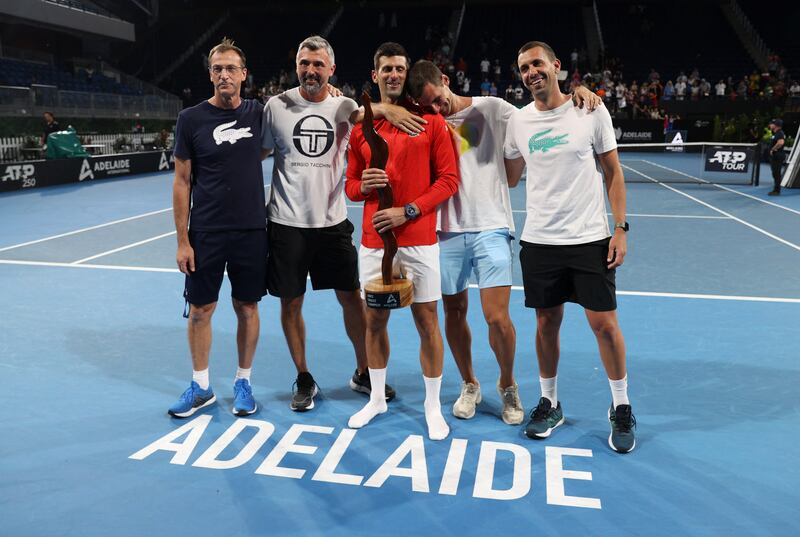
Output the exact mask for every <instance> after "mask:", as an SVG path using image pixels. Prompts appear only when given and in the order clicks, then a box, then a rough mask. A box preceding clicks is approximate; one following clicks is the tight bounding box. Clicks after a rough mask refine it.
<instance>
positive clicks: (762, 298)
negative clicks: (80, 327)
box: [0, 259, 800, 304]
mask: <svg viewBox="0 0 800 537" xmlns="http://www.w3.org/2000/svg"><path fill="white" fill-rule="evenodd" d="M0 265H18V266H20V265H21V266H34V267H59V268H80V269H100V270H128V271H134V272H168V273H175V274H180V271H179V270H178V269H177V268H160V267H129V266H124V265H75V264H72V263H56V262H53V261H19V260H14V259H0ZM470 287H472V288H475V289H477V288H478V286H477V285H476V284H470ZM511 289H512V290H513V291H523V290H524V288H523V287H522V286H521V285H513V286H511ZM617 294H618V295H624V296H647V297H656V298H689V299H701V300H732V301H742V302H781V303H788V304H800V298H780V297H769V296H738V295H704V294H691V293H659V292H655V291H652V292H651V291H617Z"/></svg>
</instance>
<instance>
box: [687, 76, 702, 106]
mask: <svg viewBox="0 0 800 537" xmlns="http://www.w3.org/2000/svg"><path fill="white" fill-rule="evenodd" d="M689 92H690V94H691V98H692V100H693V101H697V100H699V99H700V83H699V82H698V81H697V80H694V81H693V82H692V85H691V86H690V87H689Z"/></svg>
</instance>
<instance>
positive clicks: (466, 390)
mask: <svg viewBox="0 0 800 537" xmlns="http://www.w3.org/2000/svg"><path fill="white" fill-rule="evenodd" d="M480 402H481V387H480V385H478V384H473V383H472V382H462V383H461V395H460V396H459V398H458V399H456V402H455V404H454V405H453V416H455V417H457V418H461V419H462V420H468V419H470V418H471V417H473V416H474V415H475V407H476V406H477V405H478V403H480Z"/></svg>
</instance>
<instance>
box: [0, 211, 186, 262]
mask: <svg viewBox="0 0 800 537" xmlns="http://www.w3.org/2000/svg"><path fill="white" fill-rule="evenodd" d="M171 210H172V207H169V208H167V209H159V210H158V211H151V212H149V213H144V214H137V215H136V216H129V217H128V218H121V219H120V220H114V221H113V222H106V223H105V224H98V225H96V226H90V227H84V228H81V229H76V230H74V231H67V232H66V233H60V234H58V235H51V236H50V237H45V238H43V239H36V240H35V241H28V242H21V243H19V244H14V245H12V246H6V247H4V248H0V252H5V251H6V250H13V249H14V248H21V247H22V246H28V245H31V244H37V243H39V242H45V241H49V240H53V239H60V238H61V237H67V236H69V235H76V234H78V233H83V232H85V231H91V230H93V229H99V228H101V227H107V226H113V225H114V224H121V223H122V222H128V221H130V220H136V219H137V218H144V217H146V216H153V215H154V214H160V213H165V212H167V211H171Z"/></svg>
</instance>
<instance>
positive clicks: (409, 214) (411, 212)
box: [404, 203, 419, 220]
mask: <svg viewBox="0 0 800 537" xmlns="http://www.w3.org/2000/svg"><path fill="white" fill-rule="evenodd" d="M404 210H405V212H406V218H408V219H409V220H414V219H415V218H416V217H418V216H419V211H418V210H417V209H415V208H414V205H412V204H411V203H406V206H405V208H404Z"/></svg>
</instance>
